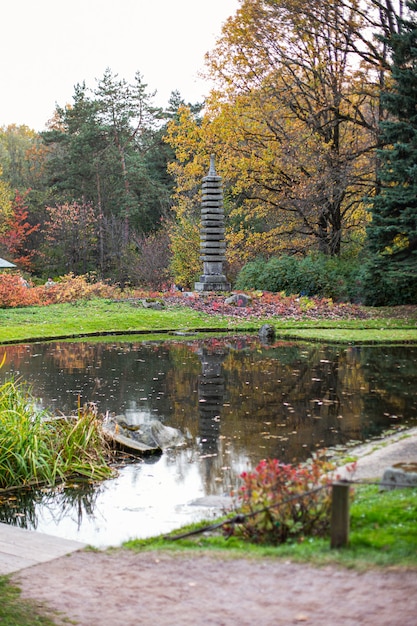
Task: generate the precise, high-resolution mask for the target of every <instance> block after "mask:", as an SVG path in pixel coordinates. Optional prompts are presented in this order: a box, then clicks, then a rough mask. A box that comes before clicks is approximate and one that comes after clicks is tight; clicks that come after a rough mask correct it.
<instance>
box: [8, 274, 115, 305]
mask: <svg viewBox="0 0 417 626" xmlns="http://www.w3.org/2000/svg"><path fill="white" fill-rule="evenodd" d="M116 297H120V289H119V288H118V287H116V286H112V285H108V284H106V283H103V282H101V281H98V282H92V281H91V280H90V279H89V277H88V276H74V275H73V274H68V275H66V276H63V277H62V278H60V279H59V281H57V282H54V284H53V285H52V286H45V285H41V286H29V287H28V286H26V285H25V283H24V281H23V280H22V278H21V276H19V274H6V273H3V274H0V308H3V309H5V308H17V307H25V306H45V305H48V304H57V303H59V302H76V301H77V300H91V299H92V298H116Z"/></svg>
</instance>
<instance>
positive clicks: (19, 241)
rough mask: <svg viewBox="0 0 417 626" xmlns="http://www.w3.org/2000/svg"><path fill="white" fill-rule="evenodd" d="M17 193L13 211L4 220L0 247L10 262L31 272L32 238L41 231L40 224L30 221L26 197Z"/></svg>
mask: <svg viewBox="0 0 417 626" xmlns="http://www.w3.org/2000/svg"><path fill="white" fill-rule="evenodd" d="M27 195H28V194H27V193H26V194H25V195H21V194H20V193H19V192H18V191H16V193H15V196H14V199H13V200H12V202H11V211H10V213H9V214H8V215H7V216H6V218H5V219H4V222H3V225H2V230H1V233H0V246H1V248H2V249H3V250H5V251H6V253H7V255H8V257H9V258H10V260H12V261H13V263H15V264H16V265H17V266H18V267H19V268H20V269H22V270H26V271H31V270H32V269H33V257H34V255H35V249H34V247H33V246H32V245H31V244H30V240H31V236H32V235H33V234H34V233H36V231H37V230H38V229H39V226H40V225H39V224H31V223H30V222H29V221H28V217H29V211H28V207H27V203H26V196H27Z"/></svg>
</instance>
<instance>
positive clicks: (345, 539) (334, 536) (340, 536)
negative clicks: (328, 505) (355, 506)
mask: <svg viewBox="0 0 417 626" xmlns="http://www.w3.org/2000/svg"><path fill="white" fill-rule="evenodd" d="M348 543H349V483H348V482H343V481H339V482H337V483H333V486H332V516H331V521H330V547H331V548H343V547H344V546H347V545H348Z"/></svg>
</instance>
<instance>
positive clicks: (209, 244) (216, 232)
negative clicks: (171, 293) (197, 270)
mask: <svg viewBox="0 0 417 626" xmlns="http://www.w3.org/2000/svg"><path fill="white" fill-rule="evenodd" d="M202 190H203V197H202V203H201V229H200V255H201V256H200V260H201V261H203V274H202V276H200V281H199V282H198V283H195V285H194V289H195V291H230V283H228V282H227V280H226V276H225V275H224V274H223V263H224V261H225V260H226V256H225V253H226V241H225V238H224V209H223V188H222V179H221V177H220V176H217V174H216V169H215V166H214V155H211V157H210V170H209V173H208V174H207V176H205V177H204V178H203V186H202Z"/></svg>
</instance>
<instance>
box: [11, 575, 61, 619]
mask: <svg viewBox="0 0 417 626" xmlns="http://www.w3.org/2000/svg"><path fill="white" fill-rule="evenodd" d="M0 598H1V601H0V624H2V626H53V625H54V624H55V622H54V621H52V620H51V619H50V618H49V617H46V615H45V614H44V615H41V612H40V611H39V608H38V605H37V603H35V602H30V601H26V600H25V601H24V600H22V599H21V598H20V590H19V589H18V588H17V587H14V586H12V585H11V584H10V583H9V582H8V578H7V577H6V576H0ZM61 623H62V622H61Z"/></svg>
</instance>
